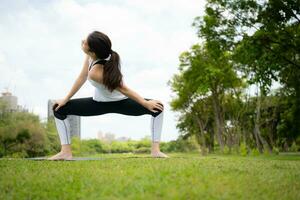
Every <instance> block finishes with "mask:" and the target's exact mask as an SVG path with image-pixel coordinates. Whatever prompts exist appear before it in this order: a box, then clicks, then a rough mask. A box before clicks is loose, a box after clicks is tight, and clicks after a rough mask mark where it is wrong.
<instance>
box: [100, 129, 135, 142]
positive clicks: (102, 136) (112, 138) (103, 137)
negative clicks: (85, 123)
mask: <svg viewBox="0 0 300 200" xmlns="http://www.w3.org/2000/svg"><path fill="white" fill-rule="evenodd" d="M97 138H98V139H99V140H101V141H107V142H111V141H128V140H130V138H128V137H118V138H115V135H114V134H112V133H106V134H104V133H103V132H102V131H98V133H97Z"/></svg>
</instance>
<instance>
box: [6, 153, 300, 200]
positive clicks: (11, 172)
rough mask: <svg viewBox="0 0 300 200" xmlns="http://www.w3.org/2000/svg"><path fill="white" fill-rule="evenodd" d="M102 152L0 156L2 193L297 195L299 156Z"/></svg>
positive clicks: (106, 196)
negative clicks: (41, 157)
mask: <svg viewBox="0 0 300 200" xmlns="http://www.w3.org/2000/svg"><path fill="white" fill-rule="evenodd" d="M168 155H169V156H170V158H168V159H163V158H151V157H149V155H148V154H101V155H96V156H97V157H103V160H90V161H33V160H25V159H8V158H5V159H4V158H3V159H0V170H1V174H0V191H1V192H0V199H3V200H4V199H110V200H111V199H143V200H145V199H184V200H185V199H255V200H257V199H280V200H283V199H300V157H299V156H298V155H277V156H265V155H264V156H262V155H261V156H247V157H242V156H231V155H227V156H221V155H209V156H205V157H203V156H199V155H198V154H196V153H189V154H187V153H169V154H168Z"/></svg>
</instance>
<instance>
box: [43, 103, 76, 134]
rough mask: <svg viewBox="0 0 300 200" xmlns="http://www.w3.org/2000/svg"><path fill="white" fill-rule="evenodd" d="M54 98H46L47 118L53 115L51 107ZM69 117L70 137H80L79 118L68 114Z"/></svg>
mask: <svg viewBox="0 0 300 200" xmlns="http://www.w3.org/2000/svg"><path fill="white" fill-rule="evenodd" d="M54 102H55V100H48V119H50V117H54V114H53V110H52V107H53V105H54ZM69 117H70V126H71V130H70V132H71V137H72V136H77V137H79V138H80V139H81V118H80V116H77V115H69Z"/></svg>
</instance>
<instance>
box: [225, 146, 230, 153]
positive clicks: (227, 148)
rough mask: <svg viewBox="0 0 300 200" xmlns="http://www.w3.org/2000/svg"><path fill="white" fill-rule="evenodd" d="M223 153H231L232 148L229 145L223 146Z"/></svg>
mask: <svg viewBox="0 0 300 200" xmlns="http://www.w3.org/2000/svg"><path fill="white" fill-rule="evenodd" d="M223 154H230V149H229V147H228V146H227V145H225V146H224V148H223Z"/></svg>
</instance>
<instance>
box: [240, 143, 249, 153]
mask: <svg viewBox="0 0 300 200" xmlns="http://www.w3.org/2000/svg"><path fill="white" fill-rule="evenodd" d="M239 152H240V155H242V156H246V155H248V149H247V145H246V143H245V142H241V144H240V150H239Z"/></svg>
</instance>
